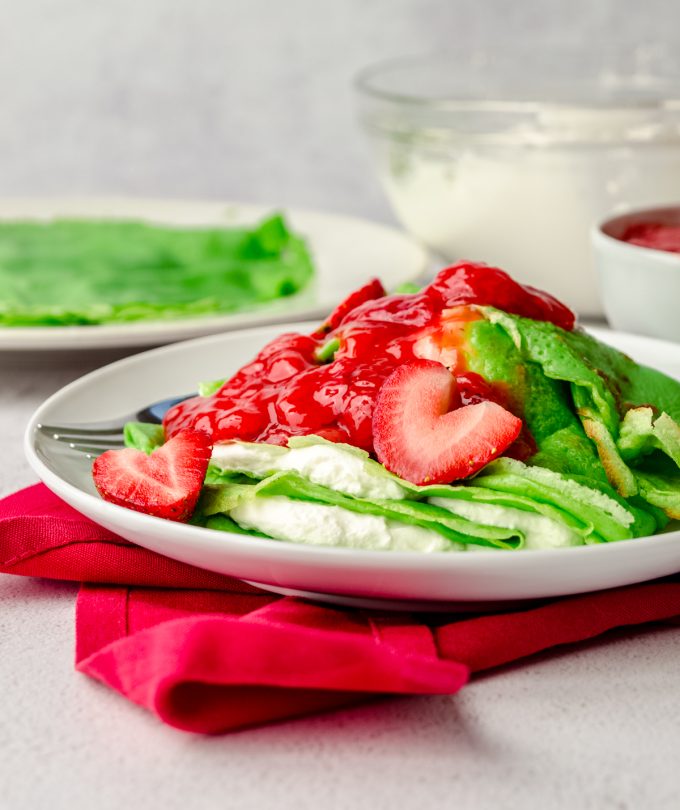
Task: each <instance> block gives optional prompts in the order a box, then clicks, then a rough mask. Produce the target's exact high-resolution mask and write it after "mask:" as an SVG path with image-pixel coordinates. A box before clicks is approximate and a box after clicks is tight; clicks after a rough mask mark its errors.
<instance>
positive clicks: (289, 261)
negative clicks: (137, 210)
mask: <svg viewBox="0 0 680 810" xmlns="http://www.w3.org/2000/svg"><path fill="white" fill-rule="evenodd" d="M312 275H313V265H312V260H311V258H310V255H309V252H308V249H307V247H306V245H305V242H304V240H303V239H302V238H301V237H299V236H296V235H294V234H292V233H291V232H290V231H289V229H288V227H287V225H286V223H285V221H284V219H283V217H282V216H280V215H278V214H277V215H274V216H272V217H270V218H268V219H266V220H264V221H263V222H261V223H260V224H259V225H257V226H256V227H254V228H242V227H240V228H217V227H211V228H201V229H199V228H180V227H163V226H160V225H150V224H145V223H142V222H125V221H115V220H109V221H95V220H91V221H88V220H55V221H52V222H44V223H41V222H3V223H0V326H50V325H54V326H61V325H64V326H66V325H70V324H101V323H120V322H128V321H144V320H158V319H172V318H181V317H190V316H198V315H208V314H219V313H223V312H234V311H237V310H241V309H247V308H251V307H253V306H255V305H257V304H261V303H264V302H267V301H273V300H275V299H277V298H281V297H283V296H289V295H292V294H294V293H296V292H298V291H299V290H301V289H302V288H304V287H305V286H306V285H307V284H308V282H309V281H310V279H311V277H312Z"/></svg>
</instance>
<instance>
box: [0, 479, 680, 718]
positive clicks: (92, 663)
mask: <svg viewBox="0 0 680 810" xmlns="http://www.w3.org/2000/svg"><path fill="white" fill-rule="evenodd" d="M0 571H1V572H5V573H13V574H23V575H27V576H39V577H49V578H56V579H70V580H77V581H83V582H87V583H90V584H86V585H83V586H82V587H81V590H80V593H79V595H78V601H77V609H76V667H77V669H78V670H80V671H81V672H84V673H86V674H87V675H89V676H91V677H93V678H96V679H98V680H100V681H102V682H103V683H105V684H107V685H108V686H110V687H112V688H113V689H116V690H117V691H119V692H120V693H121V694H123V695H125V696H126V697H127V698H129V699H130V700H132V701H134V702H135V703H138V704H139V705H141V706H144V707H145V708H147V709H149V710H150V711H152V712H154V713H155V714H156V715H157V716H158V717H159V718H160V719H161V720H163V721H164V722H166V723H168V724H170V725H172V726H176V727H177V728H182V729H186V730H190V731H196V732H209V733H217V732H222V731H227V730H231V729H236V728H242V727H244V726H252V725H256V724H260V723H266V722H271V721H275V720H282V719H285V718H289V717H294V716H301V715H305V714H310V713H312V712H317V711H322V710H327V709H331V708H337V707H340V706H347V705H351V704H353V703H357V702H359V701H363V700H366V699H368V698H370V697H375V696H377V695H385V694H452V693H454V692H456V691H457V690H458V689H460V688H461V687H462V686H463V685H464V684H465V683H466V681H467V680H468V678H469V677H470V674H471V673H474V672H477V671H480V670H483V669H487V668H490V667H495V666H498V665H500V664H505V663H507V662H509V661H514V660H516V659H519V658H523V657H525V656H528V655H531V654H532V653H536V652H538V651H540V650H545V649H547V648H549V647H553V646H556V645H559V644H566V643H570V642H575V641H580V640H583V639H588V638H592V637H594V636H597V635H599V634H601V633H604V632H605V631H607V630H609V629H611V628H613V627H618V626H623V625H636V624H641V623H644V622H651V621H659V620H664V619H669V618H672V617H674V616H677V615H679V614H680V578H678V579H674V578H671V579H665V580H658V581H656V582H652V583H645V584H642V585H633V586H629V587H625V588H616V589H613V590H609V591H603V592H599V593H595V594H586V595H582V596H572V597H567V598H562V599H555V600H552V601H549V602H545V601H544V602H543V603H541V604H539V605H538V606H536V604H534V605H531V606H529V607H526V608H523V609H519V610H513V611H510V612H504V613H495V614H490V615H482V616H474V615H473V616H470V615H465V616H462V617H461V616H460V615H458V616H456V617H453V616H444V617H442V616H438V617H436V618H432V617H431V616H430V617H422V616H421V617H416V616H413V615H410V614H400V613H391V614H390V613H386V612H381V611H364V610H352V609H340V608H335V607H327V606H319V605H316V604H313V603H310V602H306V601H305V600H302V599H295V598H290V597H279V596H275V595H273V594H271V593H268V592H266V591H262V590H259V589H257V588H254V587H251V586H249V585H246V584H245V583H243V582H240V581H239V580H236V579H232V578H230V577H225V576H220V575H218V574H212V573H210V572H207V571H203V570H201V569H198V568H194V567H192V566H190V565H186V564H184V563H179V562H175V561H173V560H169V559H167V558H165V557H162V556H161V555H158V554H155V553H153V552H151V551H147V550H146V549H142V548H139V547H137V546H135V545H133V544H132V543H129V542H127V541H126V540H123V539H122V538H120V537H117V536H116V535H114V534H112V533H111V532H108V531H106V530H105V529H102V528H101V527H99V526H97V525H96V524H94V523H92V522H91V521H89V520H88V519H87V518H85V517H83V516H82V515H80V514H79V513H78V512H76V511H75V510H73V509H71V507H69V506H68V505H67V504H65V503H64V502H63V501H61V500H59V499H58V498H57V497H56V496H54V495H53V494H52V493H51V492H50V491H49V490H48V489H46V488H45V487H44V486H43V485H42V484H38V485H36V486H33V487H29V488H28V489H25V490H22V491H21V492H18V493H16V494H14V495H11V496H9V497H8V498H5V499H4V500H3V501H0Z"/></svg>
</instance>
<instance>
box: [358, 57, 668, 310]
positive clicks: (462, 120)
mask: <svg viewBox="0 0 680 810" xmlns="http://www.w3.org/2000/svg"><path fill="white" fill-rule="evenodd" d="M546 64H547V63H545V60H544V59H543V60H542V61H541V60H534V61H531V60H530V59H529V57H527V62H526V64H522V66H521V67H522V70H521V71H519V73H518V66H517V64H514V65H508V64H506V63H505V62H504V61H502V60H501V59H498V60H496V59H493V60H487V61H484V62H483V63H482V64H480V65H477V66H476V67H474V69H471V68H470V67H469V66H467V68H465V67H464V66H461V64H459V63H458V64H457V62H456V58H455V56H451V55H447V56H432V57H419V58H410V59H401V60H394V61H390V62H385V63H382V64H378V65H375V66H373V67H369V68H367V69H365V70H364V71H363V72H362V73H360V74H359V76H358V77H357V80H356V92H357V102H358V114H359V120H360V123H361V125H362V128H363V129H364V131H365V132H366V133H367V135H368V138H369V142H370V145H371V147H372V152H373V155H374V158H375V163H376V166H377V170H378V174H379V177H380V179H381V182H382V185H383V187H384V189H385V191H386V193H387V196H388V198H389V200H390V202H391V204H392V207H393V209H394V212H395V214H396V216H397V218H398V219H399V220H400V222H401V223H402V225H403V226H404V227H405V229H406V230H407V231H409V232H410V233H411V234H412V235H413V236H415V237H416V238H417V239H419V240H420V241H421V242H422V243H424V244H425V245H426V246H427V247H428V248H429V249H430V250H432V251H433V252H434V253H435V254H437V255H438V257H441V259H443V260H445V261H454V260H456V259H471V260H476V261H484V262H487V263H488V264H493V265H496V266H499V267H502V268H503V269H504V270H507V271H508V272H509V273H511V274H512V275H513V276H514V277H515V278H517V280H518V281H520V282H522V283H524V284H532V285H534V286H537V287H541V288H543V289H547V290H549V291H550V292H551V293H552V294H553V295H556V296H557V297H558V298H560V299H562V300H563V301H564V302H565V303H567V304H569V305H570V306H571V307H572V308H574V309H575V310H576V311H577V312H578V313H579V315H581V316H584V317H600V316H602V314H603V309H602V304H601V301H600V294H599V290H598V285H597V280H596V275H595V271H594V269H593V266H592V258H591V253H590V241H589V234H590V229H591V227H592V224H593V223H594V222H595V221H597V220H600V219H602V217H603V216H605V215H606V214H607V213H611V212H612V211H614V212H617V211H623V210H626V209H628V208H634V207H641V206H645V205H650V204H655V205H663V204H664V203H667V202H676V201H677V199H678V197H679V196H680V193H679V189H680V82H675V83H674V82H673V81H672V80H670V79H668V80H666V79H662V78H657V77H654V76H650V75H649V74H647V73H644V74H628V75H620V74H617V73H606V72H605V73H601V74H598V76H597V77H593V76H592V75H590V74H589V73H588V71H587V70H586V69H585V67H583V66H580V65H579V64H578V61H572V62H568V61H564V60H562V61H560V62H559V69H557V70H552V69H548V68H547V67H545V65H546ZM554 66H555V62H553V67H554Z"/></svg>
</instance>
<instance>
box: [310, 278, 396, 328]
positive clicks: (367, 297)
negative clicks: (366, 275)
mask: <svg viewBox="0 0 680 810" xmlns="http://www.w3.org/2000/svg"><path fill="white" fill-rule="evenodd" d="M383 295H387V293H386V292H385V288H384V287H383V285H382V284H381V283H380V280H379V279H377V278H372V279H371V280H370V281H369V282H368V283H367V284H364V286H363V287H359V289H358V290H354V292H351V293H350V294H349V295H348V296H347V298H345V300H344V301H342V302H341V303H339V304H338V305H337V307H336V308H335V309H334V310H333V312H331V314H330V315H329V316H328V317H327V318H326V320H325V321H324V322H323V323H322V324H321V326H320V327H319V328H318V329H317V331H316V332H315V333H314V334H315V335H316V336H317V337H322V336H323V335H325V334H326V333H327V332H332V331H333V330H334V329H335V328H336V327H338V326H340V323H341V322H342V321H343V320H344V319H345V316H347V315H349V313H350V312H351V311H352V310H353V309H356V308H357V307H358V306H359V304H363V303H364V302H365V301H372V300H373V299H374V298H382V297H383Z"/></svg>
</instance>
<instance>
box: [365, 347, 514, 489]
mask: <svg viewBox="0 0 680 810" xmlns="http://www.w3.org/2000/svg"><path fill="white" fill-rule="evenodd" d="M455 387H456V382H455V378H454V376H453V375H452V374H451V372H450V371H449V370H448V369H447V368H446V367H445V366H443V365H441V364H440V363H437V362H435V361H432V360H416V361H414V362H411V363H406V364H404V365H401V366H398V367H397V369H396V370H395V371H393V372H392V374H390V376H389V377H388V378H387V379H386V380H385V383H384V384H383V386H382V388H381V389H380V393H379V394H378V397H377V400H376V404H375V410H374V412H373V441H374V446H375V452H376V455H377V457H378V460H379V461H380V462H382V463H383V464H384V465H385V467H387V469H388V470H390V471H391V472H393V473H395V474H396V475H398V476H400V477H401V478H405V479H406V480H407V481H411V482H412V483H414V484H445V483H449V482H451V481H456V480H458V479H460V478H466V477H468V476H469V475H472V474H474V473H476V472H477V471H478V470H480V469H481V468H482V467H483V466H484V465H485V464H488V462H489V461H492V460H493V459H494V458H496V457H497V456H499V455H500V454H501V453H502V452H503V451H504V450H505V449H506V448H507V447H509V446H510V444H512V442H513V441H515V439H516V438H517V436H518V435H519V432H520V430H521V428H522V420H521V419H518V418H517V417H516V416H514V415H513V414H511V413H510V411H507V410H506V409H505V408H503V407H502V406H501V405H499V404H498V403H496V402H491V401H484V402H478V403H476V404H473V405H464V406H463V407H460V408H456V409H455V410H449V409H450V407H451V405H452V404H453V403H454V402H455V393H456V391H455Z"/></svg>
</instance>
